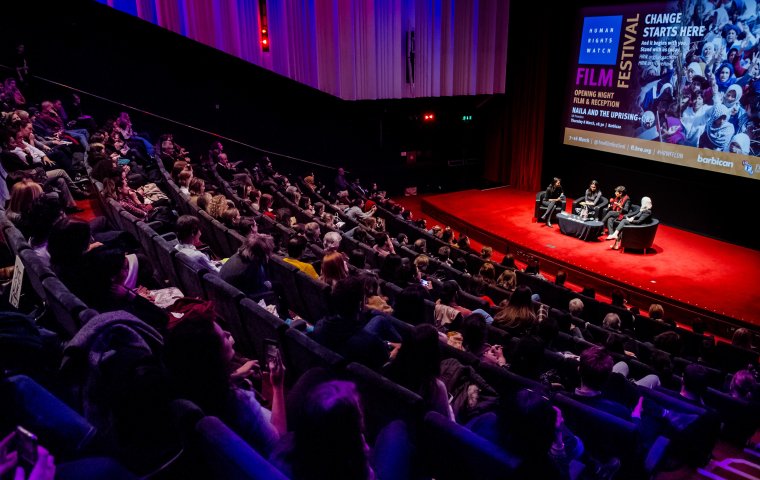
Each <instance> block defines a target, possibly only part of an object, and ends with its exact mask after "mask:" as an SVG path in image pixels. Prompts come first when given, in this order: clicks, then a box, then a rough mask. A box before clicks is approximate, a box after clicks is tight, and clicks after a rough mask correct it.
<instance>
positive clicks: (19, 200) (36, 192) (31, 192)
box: [5, 178, 44, 226]
mask: <svg viewBox="0 0 760 480" xmlns="http://www.w3.org/2000/svg"><path fill="white" fill-rule="evenodd" d="M43 193H44V190H43V189H42V185H40V184H39V183H37V182H35V181H34V180H31V179H28V178H25V179H23V180H21V181H20V182H17V183H16V184H15V185H13V187H12V188H11V198H10V200H8V209H7V210H6V212H5V214H6V216H7V217H8V220H10V221H11V222H13V223H14V224H18V223H19V222H20V221H21V220H22V218H23V217H24V216H25V215H27V214H29V212H30V210H31V209H32V204H33V203H34V201H35V200H36V199H37V198H39V197H41V196H42V194H43ZM17 226H18V225H17Z"/></svg>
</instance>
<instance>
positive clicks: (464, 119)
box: [462, 115, 472, 122]
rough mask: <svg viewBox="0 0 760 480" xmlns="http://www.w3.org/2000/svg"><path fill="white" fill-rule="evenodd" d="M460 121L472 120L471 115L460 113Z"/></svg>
mask: <svg viewBox="0 0 760 480" xmlns="http://www.w3.org/2000/svg"><path fill="white" fill-rule="evenodd" d="M462 121H463V122H471V121H472V115H462Z"/></svg>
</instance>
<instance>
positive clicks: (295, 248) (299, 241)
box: [283, 235, 319, 279]
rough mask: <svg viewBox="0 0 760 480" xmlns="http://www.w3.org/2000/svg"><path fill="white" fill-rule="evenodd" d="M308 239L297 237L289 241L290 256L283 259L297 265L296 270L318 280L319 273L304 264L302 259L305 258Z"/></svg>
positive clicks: (308, 264)
mask: <svg viewBox="0 0 760 480" xmlns="http://www.w3.org/2000/svg"><path fill="white" fill-rule="evenodd" d="M306 243H307V242H306V238H304V237H302V236H300V235H296V236H295V237H293V238H291V239H290V240H289V241H288V256H287V257H285V258H283V260H284V261H286V262H288V263H289V264H291V265H295V266H296V268H298V269H299V270H301V271H302V272H304V273H305V274H306V275H308V276H310V277H312V278H314V279H317V278H319V275H317V271H316V270H314V267H313V266H312V265H311V264H310V263H306V262H302V261H301V260H300V258H301V257H302V256H303V252H304V249H306Z"/></svg>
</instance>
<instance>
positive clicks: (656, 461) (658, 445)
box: [644, 436, 670, 475]
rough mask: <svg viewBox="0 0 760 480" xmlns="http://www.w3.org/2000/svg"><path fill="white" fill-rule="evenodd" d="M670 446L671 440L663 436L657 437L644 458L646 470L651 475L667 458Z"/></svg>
mask: <svg viewBox="0 0 760 480" xmlns="http://www.w3.org/2000/svg"><path fill="white" fill-rule="evenodd" d="M669 446H670V440H668V439H667V438H665V437H662V436H660V437H657V440H655V441H654V443H653V444H652V446H651V447H650V448H649V451H648V452H647V454H646V457H645V458H644V471H646V472H647V473H649V474H650V475H652V474H654V473H655V472H656V471H657V467H659V466H660V463H661V462H662V460H663V459H664V458H665V454H666V453H667V452H668V447H669Z"/></svg>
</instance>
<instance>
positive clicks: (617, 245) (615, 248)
mask: <svg viewBox="0 0 760 480" xmlns="http://www.w3.org/2000/svg"><path fill="white" fill-rule="evenodd" d="M610 249H612V250H620V244H619V243H618V242H615V243H614V244H613V245H612V246H611V247H610Z"/></svg>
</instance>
